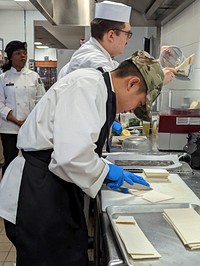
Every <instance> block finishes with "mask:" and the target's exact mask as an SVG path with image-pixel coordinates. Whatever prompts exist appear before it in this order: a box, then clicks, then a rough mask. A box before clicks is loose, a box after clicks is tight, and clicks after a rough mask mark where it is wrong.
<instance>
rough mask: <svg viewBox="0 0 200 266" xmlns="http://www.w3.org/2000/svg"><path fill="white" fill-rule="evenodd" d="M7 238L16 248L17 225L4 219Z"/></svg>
mask: <svg viewBox="0 0 200 266" xmlns="http://www.w3.org/2000/svg"><path fill="white" fill-rule="evenodd" d="M4 226H5V231H6V236H7V238H8V239H9V240H10V241H11V242H12V243H13V245H14V246H16V225H15V224H13V223H11V222H9V221H7V220H5V219H4Z"/></svg>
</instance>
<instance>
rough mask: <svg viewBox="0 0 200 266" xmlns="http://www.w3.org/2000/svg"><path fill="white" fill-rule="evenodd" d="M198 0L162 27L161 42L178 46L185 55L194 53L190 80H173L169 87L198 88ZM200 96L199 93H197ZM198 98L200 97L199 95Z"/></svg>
mask: <svg viewBox="0 0 200 266" xmlns="http://www.w3.org/2000/svg"><path fill="white" fill-rule="evenodd" d="M199 12H200V1H195V2H194V3H193V4H191V5H190V6H189V7H188V8H186V9H185V10H184V11H183V12H181V13H180V14H179V15H178V16H176V17H175V18H174V19H173V20H171V21H170V22H168V23H167V24H166V25H164V26H163V27H162V34H161V43H162V44H173V45H177V46H179V47H180V48H181V49H182V51H183V54H184V55H185V56H186V57H187V56H189V55H190V54H192V53H195V60H194V72H193V75H192V79H191V80H190V81H180V80H176V79H175V80H174V81H173V82H172V83H170V85H169V87H171V88H174V89H175V88H179V89H181V88H184V89H190V88H194V89H200V30H199V29H200V16H199ZM199 96H200V95H199ZM199 98H200V97H199Z"/></svg>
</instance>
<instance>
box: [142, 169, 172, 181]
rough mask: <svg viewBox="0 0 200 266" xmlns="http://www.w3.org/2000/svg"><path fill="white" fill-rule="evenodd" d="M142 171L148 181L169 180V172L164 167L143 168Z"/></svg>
mask: <svg viewBox="0 0 200 266" xmlns="http://www.w3.org/2000/svg"><path fill="white" fill-rule="evenodd" d="M143 171H144V175H145V179H146V180H147V181H148V182H169V179H168V177H169V172H168V171H167V170H166V169H144V170H143Z"/></svg>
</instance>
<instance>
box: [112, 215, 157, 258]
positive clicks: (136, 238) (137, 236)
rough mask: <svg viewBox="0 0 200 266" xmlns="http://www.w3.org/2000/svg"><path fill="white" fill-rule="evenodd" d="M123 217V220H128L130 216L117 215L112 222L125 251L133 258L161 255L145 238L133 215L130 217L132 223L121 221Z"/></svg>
mask: <svg viewBox="0 0 200 266" xmlns="http://www.w3.org/2000/svg"><path fill="white" fill-rule="evenodd" d="M123 219H124V221H127V220H130V216H128V217H126V216H119V217H118V219H117V220H114V223H115V225H116V230H117V232H118V234H119V236H120V238H121V240H122V242H123V244H124V246H125V248H126V251H127V253H128V254H129V255H130V256H131V257H132V258H133V259H149V258H160V257H161V255H160V254H159V253H158V251H157V250H156V249H155V248H154V246H153V245H152V244H151V242H150V241H149V240H148V239H147V237H146V236H145V234H144V233H143V231H142V230H141V229H140V227H139V226H138V224H137V222H136V221H135V219H134V217H133V216H132V218H131V221H134V223H132V222H131V223H122V221H123ZM118 220H120V223H118Z"/></svg>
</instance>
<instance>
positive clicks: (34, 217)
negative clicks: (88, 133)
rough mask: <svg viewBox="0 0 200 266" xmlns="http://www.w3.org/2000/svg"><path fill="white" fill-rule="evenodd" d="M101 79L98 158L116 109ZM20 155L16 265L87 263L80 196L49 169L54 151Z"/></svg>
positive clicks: (71, 185)
mask: <svg viewBox="0 0 200 266" xmlns="http://www.w3.org/2000/svg"><path fill="white" fill-rule="evenodd" d="M103 75H104V79H105V82H106V85H107V89H108V99H107V103H106V115H107V120H106V122H105V124H104V126H103V128H102V129H101V132H100V135H99V139H98V141H97V149H96V152H97V153H98V154H99V156H100V155H101V151H102V147H103V145H104V143H105V140H106V138H107V137H108V135H109V129H110V125H111V124H112V122H113V119H114V118H115V108H116V105H115V94H114V93H113V92H112V89H111V85H110V79H109V75H108V73H104V74H103ZM110 114H111V115H110ZM22 152H23V156H24V158H25V160H26V161H25V165H24V169H23V176H22V182H21V188H20V194H19V201H18V211H17V219H16V249H17V266H86V265H88V256H87V246H88V234H87V227H86V223H85V216H84V212H83V207H84V206H83V205H84V193H83V192H82V190H81V189H80V188H79V187H78V186H76V185H75V184H73V183H69V182H66V181H64V180H62V179H61V178H59V177H57V176H56V175H54V174H53V173H52V172H50V171H49V170H48V165H49V163H50V160H51V154H52V150H47V151H36V152H24V151H22Z"/></svg>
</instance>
